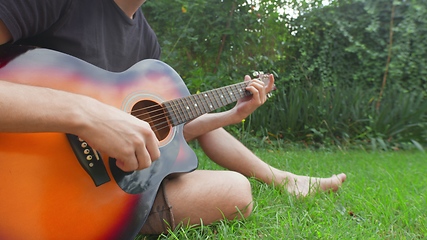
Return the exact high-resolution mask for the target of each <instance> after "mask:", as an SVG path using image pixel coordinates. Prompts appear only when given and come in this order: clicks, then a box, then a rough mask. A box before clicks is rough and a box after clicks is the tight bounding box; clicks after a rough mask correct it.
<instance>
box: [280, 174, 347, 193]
mask: <svg viewBox="0 0 427 240" xmlns="http://www.w3.org/2000/svg"><path fill="white" fill-rule="evenodd" d="M288 174H289V175H288V177H287V181H286V183H285V184H286V190H287V191H288V192H289V193H290V194H293V195H295V196H298V197H304V196H307V195H310V194H315V193H318V192H327V191H334V192H336V191H338V189H339V188H340V187H341V185H342V183H343V182H344V181H345V179H346V178H347V176H346V175H345V174H344V173H340V174H338V175H333V176H332V177H330V178H315V177H307V176H299V175H295V174H292V173H288Z"/></svg>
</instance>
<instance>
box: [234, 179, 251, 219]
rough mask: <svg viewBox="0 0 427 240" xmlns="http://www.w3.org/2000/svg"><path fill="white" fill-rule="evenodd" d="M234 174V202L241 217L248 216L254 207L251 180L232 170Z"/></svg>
mask: <svg viewBox="0 0 427 240" xmlns="http://www.w3.org/2000/svg"><path fill="white" fill-rule="evenodd" d="M230 173H231V174H233V176H232V179H230V181H232V183H233V186H234V187H233V190H232V194H230V195H232V196H233V199H232V200H233V202H234V204H235V206H236V208H237V209H238V211H239V213H238V215H239V217H248V216H249V215H250V214H251V213H252V209H253V198H252V188H251V184H250V182H249V180H248V179H247V178H246V177H245V176H243V175H242V174H240V173H237V172H230Z"/></svg>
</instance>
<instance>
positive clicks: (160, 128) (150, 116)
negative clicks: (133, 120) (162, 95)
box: [132, 100, 171, 141]
mask: <svg viewBox="0 0 427 240" xmlns="http://www.w3.org/2000/svg"><path fill="white" fill-rule="evenodd" d="M132 115H133V116H135V117H137V118H139V119H141V120H144V121H146V122H148V123H149V124H150V126H151V129H153V131H154V133H155V134H156V136H157V139H158V140H159V141H161V140H164V139H165V138H166V137H167V136H168V135H169V132H170V128H171V127H170V125H169V122H168V119H167V117H166V114H165V111H164V109H163V107H162V106H161V105H159V104H158V103H156V102H153V101H150V100H143V101H140V102H138V103H136V104H135V105H134V106H133V108H132Z"/></svg>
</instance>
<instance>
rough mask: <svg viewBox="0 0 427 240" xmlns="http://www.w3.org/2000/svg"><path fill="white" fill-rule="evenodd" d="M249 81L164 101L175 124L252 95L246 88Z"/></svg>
mask: <svg viewBox="0 0 427 240" xmlns="http://www.w3.org/2000/svg"><path fill="white" fill-rule="evenodd" d="M247 84H248V82H244V83H238V84H234V85H230V86H226V87H222V88H218V89H214V90H209V91H206V92H203V93H199V94H195V95H191V96H187V97H183V98H179V99H175V100H171V101H168V102H165V103H164V106H165V107H166V109H167V110H168V113H169V115H170V119H171V121H172V124H173V125H174V126H176V125H178V124H181V123H185V122H187V121H189V120H192V119H194V118H196V117H198V116H201V115H203V114H205V113H208V112H212V111H213V110H215V109H218V108H220V107H223V106H226V105H228V104H230V103H232V102H235V101H236V100H238V99H240V98H242V97H245V96H248V95H251V93H250V92H249V91H246V90H245V88H246V86H247Z"/></svg>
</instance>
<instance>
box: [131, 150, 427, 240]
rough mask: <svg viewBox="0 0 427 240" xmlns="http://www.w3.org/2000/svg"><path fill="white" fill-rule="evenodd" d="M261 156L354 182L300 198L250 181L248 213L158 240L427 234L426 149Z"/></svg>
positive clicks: (284, 166)
mask: <svg viewBox="0 0 427 240" xmlns="http://www.w3.org/2000/svg"><path fill="white" fill-rule="evenodd" d="M196 153H197V154H198V156H199V159H200V168H205V169H219V167H218V166H216V165H215V164H214V163H212V162H210V161H209V160H207V158H206V157H204V155H203V154H202V152H201V151H200V150H197V149H196ZM256 154H257V155H258V156H260V157H261V158H262V159H264V160H265V161H266V162H268V163H270V164H271V165H273V166H275V167H279V168H281V169H287V170H289V171H291V172H294V173H297V174H304V175H312V176H330V175H331V174H333V173H339V172H345V173H346V174H347V181H346V182H345V184H344V185H343V187H342V188H341V189H340V191H339V192H338V193H322V194H316V195H314V196H310V197H306V198H302V199H297V198H296V197H294V196H291V195H289V194H287V193H286V192H284V191H282V190H280V189H279V188H274V187H271V186H268V185H266V184H263V183H260V182H258V181H256V180H254V179H251V182H252V185H253V188H252V189H253V195H254V201H255V202H254V211H253V214H252V215H251V216H250V217H249V218H247V219H245V220H236V221H221V222H218V223H216V224H214V225H212V226H199V227H193V228H189V227H183V228H179V229H176V230H175V232H172V233H170V234H168V235H161V236H158V237H155V238H154V239H157V238H158V239H425V238H427V213H426V210H427V154H426V153H423V152H420V151H395V152H366V151H363V150H359V151H355V150H351V151H340V150H317V151H311V150H295V149H293V150H290V151H287V150H286V149H285V150H257V151H256ZM144 238H147V237H143V236H139V237H138V238H137V239H144ZM148 239H152V238H148Z"/></svg>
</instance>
